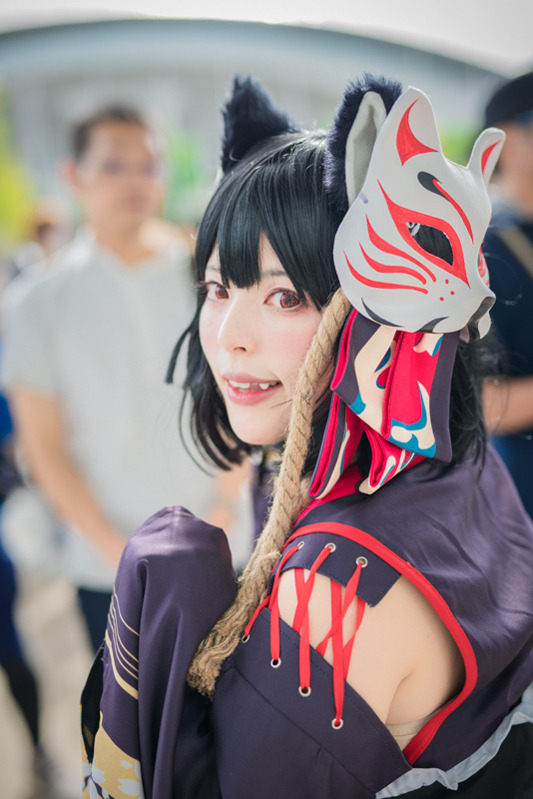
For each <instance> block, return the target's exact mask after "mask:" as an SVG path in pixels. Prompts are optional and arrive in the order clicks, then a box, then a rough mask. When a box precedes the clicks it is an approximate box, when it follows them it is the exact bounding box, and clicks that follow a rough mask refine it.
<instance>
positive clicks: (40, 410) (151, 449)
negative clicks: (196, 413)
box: [2, 105, 211, 649]
mask: <svg viewBox="0 0 533 799" xmlns="http://www.w3.org/2000/svg"><path fill="white" fill-rule="evenodd" d="M71 145H72V156H71V158H70V159H69V161H68V162H67V163H66V164H65V168H64V174H65V177H66V179H67V181H68V184H69V186H70V188H71V190H72V192H73V193H74V195H75V198H76V199H77V202H78V205H79V209H80V213H81V217H82V222H83V226H82V228H81V229H80V231H79V233H78V234H77V236H76V237H75V238H74V240H73V241H72V242H71V243H70V244H68V245H67V246H66V247H65V248H63V249H61V250H60V251H58V252H57V253H55V254H54V255H53V256H52V258H51V261H50V263H49V265H48V267H47V269H46V270H43V272H42V274H43V275H44V276H43V277H41V278H39V279H37V280H35V281H32V282H30V284H29V285H26V286H25V287H24V291H22V292H19V296H18V298H17V302H16V304H15V305H14V307H10V309H9V317H8V319H7V324H6V329H5V334H4V351H3V365H2V374H3V384H4V386H5V387H6V389H7V391H8V394H9V399H10V403H11V406H12V410H13V413H14V419H15V428H16V432H17V436H18V441H19V444H20V447H21V451H22V455H23V458H24V461H25V466H26V468H27V471H28V473H29V475H30V477H31V479H32V480H33V482H34V483H35V484H36V485H37V486H38V488H39V489H40V491H41V492H42V494H43V495H44V497H45V498H46V500H47V502H48V503H49V505H50V506H51V507H52V509H53V510H54V511H55V513H56V514H57V515H58V516H59V517H60V519H61V520H62V521H63V522H64V524H65V527H66V529H67V530H68V536H67V541H66V565H67V571H68V574H69V575H70V578H71V579H72V581H73V583H74V584H75V586H76V587H77V590H78V596H79V602H80V607H81V610H82V613H83V616H84V618H85V621H86V623H87V629H88V632H89V635H90V639H91V642H92V645H93V647H94V648H95V649H96V648H97V647H98V646H99V644H100V642H101V641H102V638H103V635H104V631H105V624H106V617H107V610H108V606H109V600H110V596H111V590H112V585H113V579H114V575H115V570H116V566H117V564H118V560H119V558H120V555H121V552H122V548H123V546H124V543H125V541H126V539H127V537H128V536H129V535H131V534H132V533H133V531H134V530H135V528H136V527H137V526H138V525H139V524H140V523H141V522H142V521H143V520H144V519H145V518H146V517H147V516H149V515H150V514H151V513H153V512H155V511H157V510H158V509H159V508H160V507H162V506H163V505H168V504H183V505H185V506H186V507H188V508H189V509H190V510H192V511H194V512H196V513H198V514H204V513H205V512H206V508H207V504H208V501H209V494H210V486H211V479H210V478H208V477H207V476H206V475H205V474H204V473H203V472H202V471H200V470H199V469H198V468H197V467H196V466H195V464H194V463H193V462H192V460H191V459H190V458H189V456H188V455H187V453H186V452H185V450H184V447H183V445H182V444H181V443H180V440H179V435H178V431H177V414H178V406H179V402H180V399H181V398H180V396H179V394H178V392H176V389H175V387H172V386H167V385H165V384H164V375H165V369H166V364H167V362H168V359H169V356H170V353H171V351H172V347H173V344H174V343H175V341H176V339H177V337H178V335H179V334H180V333H181V332H182V330H183V328H184V327H185V326H186V324H187V323H188V321H189V319H190V317H191V316H192V310H193V307H194V305H193V302H194V301H193V299H192V290H191V289H192V277H191V274H190V270H189V252H188V248H187V247H186V246H185V245H184V243H183V242H182V241H181V240H180V239H179V238H178V237H177V236H176V237H175V236H168V235H165V236H164V241H161V237H160V236H156V237H155V238H154V235H153V230H154V228H153V225H152V227H150V223H151V222H153V220H154V218H156V217H157V215H158V213H159V210H160V206H161V201H162V193H163V164H162V160H161V153H160V150H159V147H158V143H157V140H156V137H155V135H154V133H153V131H152V130H151V128H150V127H149V125H148V123H147V121H146V120H145V119H144V118H143V116H142V115H141V114H140V113H139V112H138V111H137V110H136V109H133V108H130V107H127V106H123V105H115V106H110V107H106V108H103V109H102V110H100V111H98V112H97V113H95V114H93V115H92V116H91V117H88V118H87V119H85V120H83V121H81V122H80V123H78V124H77V125H76V126H75V127H74V128H73V130H72V142H71ZM178 382H179V376H178ZM21 532H22V531H21Z"/></svg>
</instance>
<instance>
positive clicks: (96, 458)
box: [0, 72, 533, 799]
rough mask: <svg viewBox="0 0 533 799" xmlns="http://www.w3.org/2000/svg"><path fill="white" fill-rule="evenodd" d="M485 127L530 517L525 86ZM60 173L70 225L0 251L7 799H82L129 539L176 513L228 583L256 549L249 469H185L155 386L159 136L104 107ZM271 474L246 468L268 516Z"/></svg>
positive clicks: (162, 366) (0, 649)
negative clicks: (219, 536) (81, 744)
mask: <svg viewBox="0 0 533 799" xmlns="http://www.w3.org/2000/svg"><path fill="white" fill-rule="evenodd" d="M481 124H484V126H490V125H493V126H497V127H501V128H503V129H504V130H505V133H506V136H507V139H506V144H505V146H504V150H503V153H502V156H501V159H500V163H499V166H498V169H497V172H496V176H495V179H494V182H493V186H492V191H493V199H494V215H493V220H492V224H491V228H490V229H489V232H488V234H487V238H486V241H485V245H484V251H485V257H486V260H487V263H488V267H489V273H490V279H491V286H492V287H493V289H494V291H495V293H496V303H495V305H494V308H493V314H492V316H493V328H494V332H493V336H494V338H493V340H492V341H493V346H494V348H495V350H496V347H497V348H498V352H499V353H501V359H500V362H499V364H498V366H497V369H496V370H495V374H494V375H490V376H488V377H487V381H486V393H485V398H484V399H485V409H486V420H487V425H488V428H489V430H490V433H491V435H492V438H493V442H494V444H495V446H496V447H497V449H498V450H499V451H500V454H501V455H502V457H503V458H504V460H505V461H506V463H507V465H508V467H509V469H510V471H511V473H512V475H513V478H514V480H515V483H516V486H517V489H518V490H519V492H520V495H521V497H522V500H523V502H524V505H525V506H526V508H527V510H528V512H529V513H530V514H531V515H533V485H532V478H531V473H532V472H531V470H532V466H533V313H532V310H533V72H530V73H527V74H525V75H522V76H519V77H518V78H515V79H513V80H510V81H506V82H505V83H503V84H502V86H500V87H498V89H497V91H496V92H495V93H494V94H493V96H492V97H490V98H487V102H486V107H485V118H484V120H480V126H481ZM60 168H61V174H62V177H63V180H64V181H65V183H66V185H67V186H68V188H69V191H70V194H71V196H72V199H73V201H74V203H75V207H76V213H75V214H73V213H72V212H71V211H70V207H67V206H65V205H64V204H63V203H60V202H59V201H57V200H53V199H43V200H39V201H36V202H35V206H34V208H33V211H32V214H31V218H29V219H28V226H27V231H26V236H25V241H24V242H21V243H20V244H19V246H18V247H17V248H14V249H12V251H11V252H9V253H7V252H6V251H0V254H1V256H2V259H1V262H0V291H1V293H2V300H1V307H0V314H1V316H0V322H1V331H2V335H1V365H0V377H1V392H2V395H1V396H0V402H1V404H0V421H1V430H0V500H1V502H2V511H1V516H0V666H1V669H0V672H1V673H0V678H1V682H0V689H1V691H0V708H1V709H0V774H1V775H2V785H3V786H4V787H3V789H2V797H3V799H30V797H42V798H43V799H46V797H49V799H52V797H56V799H69V798H70V797H75V796H79V780H78V779H77V768H78V765H77V762H78V761H77V756H78V755H77V753H78V746H77V737H78V727H77V725H78V720H77V707H78V698H79V695H80V693H81V689H82V686H83V681H84V677H85V675H86V673H87V671H88V668H89V666H90V662H91V659H92V657H93V656H94V653H95V652H96V651H97V650H98V648H99V646H100V644H101V642H102V640H103V637H104V634H105V627H106V619H107V610H108V607H109V602H110V598H111V592H112V587H113V579H114V574H115V570H116V567H117V564H118V561H119V558H120V555H121V552H122V548H123V546H124V543H125V541H126V540H127V538H128V537H129V536H130V535H131V534H132V532H133V531H134V530H135V529H136V527H137V526H138V525H140V524H141V523H142V522H143V521H144V519H145V518H146V517H148V516H149V515H151V514H152V513H154V512H155V511H157V510H158V509H159V508H160V507H162V506H164V505H172V504H184V505H186V506H187V507H188V508H189V509H190V510H191V511H193V512H194V513H196V514H198V515H200V516H202V517H203V518H207V519H208V520H210V521H213V522H214V523H216V524H219V525H220V526H222V527H224V529H226V530H227V531H228V532H229V535H230V543H231V545H232V549H233V554H234V559H235V562H236V565H237V567H239V566H241V565H243V564H244V563H245V561H246V558H247V555H248V553H249V549H250V546H251V540H252V536H253V532H252V530H251V528H252V522H251V517H252V514H251V511H250V510H249V508H248V495H249V487H250V474H249V473H248V468H239V469H238V470H234V471H232V472H229V473H222V474H219V475H213V474H211V473H208V472H206V471H205V470H203V469H202V468H201V467H200V465H198V464H197V463H196V462H195V461H194V460H192V459H191V457H190V455H189V453H188V450H189V449H192V448H193V445H192V442H191V440H190V438H188V437H187V431H186V430H185V431H183V438H182V436H181V435H180V431H179V429H178V416H179V412H180V405H181V402H182V389H181V382H182V380H183V371H180V370H179V369H178V370H177V373H176V375H175V377H174V382H173V384H169V383H167V382H165V374H166V366H167V364H168V361H169V358H170V355H171V353H172V351H173V348H174V346H175V345H176V342H177V341H178V339H179V337H180V335H181V333H182V332H183V331H184V330H185V328H186V326H187V324H188V323H189V322H190V320H191V318H192V316H193V314H194V311H195V298H194V277H193V271H192V263H191V253H192V249H193V242H192V239H191V238H190V237H185V236H184V235H183V233H182V231H180V230H179V229H177V228H176V227H175V226H173V225H171V224H170V223H168V222H166V221H164V220H163V219H162V216H161V208H162V200H163V196H164V179H165V168H164V154H163V151H162V148H161V143H160V141H159V139H158V136H157V135H156V133H155V132H154V131H153V130H152V128H151V126H150V124H149V122H148V121H147V119H146V118H145V117H144V116H143V114H142V113H141V112H140V111H139V110H138V109H136V108H132V107H130V106H129V105H125V104H122V103H117V104H114V105H109V106H106V107H102V108H99V109H97V110H95V112H94V113H93V114H92V115H91V116H88V117H86V118H84V119H81V120H78V121H77V122H76V123H75V124H74V125H73V126H72V129H71V131H70V152H69V153H68V154H66V155H65V159H64V161H63V162H62V164H61V167H60ZM75 219H76V222H74V220H75ZM185 416H186V413H185ZM183 439H184V440H183ZM276 460H277V456H276V453H274V456H273V453H268V454H267V455H265V457H264V458H263V459H261V458H260V459H259V461H258V463H257V464H255V465H254V464H252V466H251V472H253V474H254V475H255V488H256V489H258V491H256V496H257V495H260V496H261V501H262V502H263V503H264V505H265V507H266V504H267V503H268V496H269V491H270V486H271V479H272V471H273V470H275V463H276ZM269 463H273V464H274V466H273V467H272V468H269V467H268V464H269ZM265 464H267V466H265ZM248 530H250V533H249V534H248V532H247V531H248ZM4 742H6V743H4ZM24 764H25V765H24ZM6 785H7V787H5V786H6Z"/></svg>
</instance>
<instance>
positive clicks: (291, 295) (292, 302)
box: [272, 291, 302, 311]
mask: <svg viewBox="0 0 533 799" xmlns="http://www.w3.org/2000/svg"><path fill="white" fill-rule="evenodd" d="M272 299H273V302H274V305H276V306H277V307H278V308H281V309H283V310H284V311H289V310H290V309H291V308H297V307H298V306H299V305H301V302H302V301H301V299H300V297H299V296H298V295H297V294H296V292H295V291H276V292H275V294H273V296H272Z"/></svg>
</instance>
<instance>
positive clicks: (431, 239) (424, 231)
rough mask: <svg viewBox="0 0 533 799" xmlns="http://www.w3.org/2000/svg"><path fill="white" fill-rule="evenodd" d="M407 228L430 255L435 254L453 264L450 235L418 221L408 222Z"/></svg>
mask: <svg viewBox="0 0 533 799" xmlns="http://www.w3.org/2000/svg"><path fill="white" fill-rule="evenodd" d="M406 227H407V230H408V231H409V233H410V234H411V236H412V237H413V239H414V240H415V241H416V243H417V244H418V246H419V247H421V248H422V249H423V250H425V251H426V252H427V253H429V255H435V256H436V257H437V258H441V259H442V260H443V261H446V263H447V264H450V266H452V265H453V250H452V245H451V244H450V240H449V238H448V236H447V235H446V234H445V233H443V232H442V230H439V229H438V228H436V227H431V226H430V225H420V224H419V223H418V222H407V223H406Z"/></svg>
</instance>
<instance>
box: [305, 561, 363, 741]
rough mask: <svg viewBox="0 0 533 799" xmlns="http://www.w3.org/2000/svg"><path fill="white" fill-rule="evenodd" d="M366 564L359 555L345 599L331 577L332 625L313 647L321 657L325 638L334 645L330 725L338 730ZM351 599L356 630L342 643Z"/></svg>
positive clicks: (360, 607) (358, 615) (361, 608)
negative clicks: (332, 703)
mask: <svg viewBox="0 0 533 799" xmlns="http://www.w3.org/2000/svg"><path fill="white" fill-rule="evenodd" d="M366 563H367V561H366V559H364V558H358V560H357V568H356V570H355V572H354V573H353V575H352V577H351V578H350V580H349V582H348V584H347V586H346V590H345V592H344V599H343V597H342V586H341V585H340V584H339V583H337V582H335V581H334V580H331V582H330V587H331V620H332V623H331V628H330V630H329V632H328V633H327V635H326V636H325V637H324V638H323V639H322V641H321V642H320V643H319V645H318V646H317V648H316V651H317V652H318V654H319V655H322V657H324V653H325V651H326V647H327V645H328V641H329V640H330V639H331V643H332V647H333V696H334V700H335V718H334V719H333V721H332V726H333V728H334V729H337V730H338V729H340V728H341V727H342V724H343V721H342V710H343V707H344V683H345V680H346V677H347V676H348V670H349V668H350V660H351V657H352V651H353V645H354V641H355V636H356V634H357V631H358V629H359V627H360V626H361V622H362V621H363V615H364V611H365V603H364V601H363V600H362V599H361V598H360V597H356V592H357V588H358V586H359V578H360V576H361V570H362V569H363V568H364V567H365V566H366ZM354 600H357V607H356V617H355V629H354V632H353V634H352V635H351V636H350V638H349V639H348V641H347V642H346V644H343V623H344V618H345V616H346V612H347V611H348V608H349V607H350V605H351V604H352V602H353V601H354Z"/></svg>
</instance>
